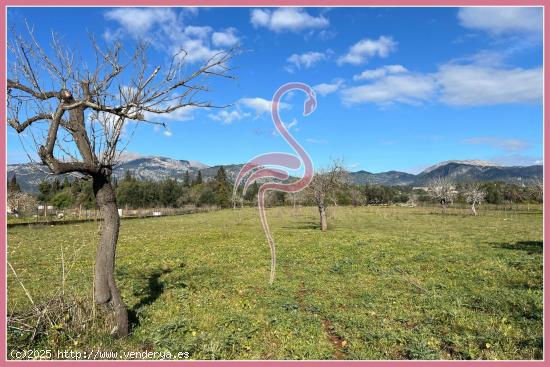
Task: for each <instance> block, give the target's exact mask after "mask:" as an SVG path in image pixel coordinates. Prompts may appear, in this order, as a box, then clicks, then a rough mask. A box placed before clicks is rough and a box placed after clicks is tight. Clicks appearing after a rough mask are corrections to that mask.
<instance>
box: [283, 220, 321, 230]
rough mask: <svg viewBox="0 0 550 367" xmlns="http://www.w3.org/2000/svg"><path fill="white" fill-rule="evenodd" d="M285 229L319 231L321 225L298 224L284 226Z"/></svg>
mask: <svg viewBox="0 0 550 367" xmlns="http://www.w3.org/2000/svg"><path fill="white" fill-rule="evenodd" d="M283 228H285V229H319V223H317V222H308V221H304V222H296V223H295V225H291V226H283Z"/></svg>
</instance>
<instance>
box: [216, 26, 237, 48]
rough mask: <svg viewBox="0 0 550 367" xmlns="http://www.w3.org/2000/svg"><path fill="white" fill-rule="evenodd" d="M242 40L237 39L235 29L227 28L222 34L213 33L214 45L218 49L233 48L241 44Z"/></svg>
mask: <svg viewBox="0 0 550 367" xmlns="http://www.w3.org/2000/svg"><path fill="white" fill-rule="evenodd" d="M239 42H240V39H239V37H237V30H236V29H235V28H227V29H226V30H224V31H221V32H214V33H212V44H213V45H214V46H216V47H232V46H235V45H237V44H239Z"/></svg>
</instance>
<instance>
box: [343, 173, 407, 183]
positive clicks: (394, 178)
mask: <svg viewBox="0 0 550 367" xmlns="http://www.w3.org/2000/svg"><path fill="white" fill-rule="evenodd" d="M350 175H351V179H352V181H353V182H354V183H355V184H356V185H365V184H367V183H368V184H371V185H385V186H406V185H412V184H414V182H415V181H416V176H415V175H413V174H411V173H405V172H398V171H388V172H380V173H370V172H367V171H357V172H351V173H350Z"/></svg>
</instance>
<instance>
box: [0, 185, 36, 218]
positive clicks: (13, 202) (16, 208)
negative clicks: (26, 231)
mask: <svg viewBox="0 0 550 367" xmlns="http://www.w3.org/2000/svg"><path fill="white" fill-rule="evenodd" d="M6 203H7V206H8V210H9V212H10V213H12V214H15V215H19V214H21V213H25V212H30V211H32V210H34V209H36V199H35V198H34V197H33V196H32V195H30V194H27V193H26V192H22V191H17V190H9V191H8V198H7V202H6Z"/></svg>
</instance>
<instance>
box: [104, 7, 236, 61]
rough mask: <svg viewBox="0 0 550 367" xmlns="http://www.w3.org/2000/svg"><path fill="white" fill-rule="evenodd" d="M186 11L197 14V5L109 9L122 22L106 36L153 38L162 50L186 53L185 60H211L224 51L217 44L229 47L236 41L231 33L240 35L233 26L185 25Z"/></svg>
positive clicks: (106, 37)
mask: <svg viewBox="0 0 550 367" xmlns="http://www.w3.org/2000/svg"><path fill="white" fill-rule="evenodd" d="M178 14H179V15H178ZM182 14H183V15H185V14H187V15H193V14H196V9H194V10H192V9H191V8H183V10H182V11H181V12H180V13H176V11H175V10H174V9H173V8H117V9H113V10H109V11H107V12H106V13H105V18H106V19H108V20H111V21H114V22H116V23H118V25H119V28H118V29H116V30H110V29H108V30H106V31H105V32H104V37H105V39H106V40H108V41H113V40H115V39H119V38H121V37H123V36H129V37H131V38H134V39H144V40H147V41H150V42H151V44H152V45H153V46H154V47H157V48H158V49H159V50H165V51H167V52H169V53H170V56H173V55H175V54H178V55H180V56H181V57H183V56H184V55H185V62H189V63H195V62H204V61H207V60H209V59H210V58H212V57H213V56H214V55H216V54H218V53H219V52H221V51H222V50H221V49H218V48H217V47H225V46H226V45H228V43H230V42H232V39H230V36H231V35H233V36H234V37H236V36H235V34H234V33H235V31H233V30H232V29H229V30H227V29H226V30H225V31H222V32H213V29H212V27H209V26H195V25H188V26H183V24H182V22H181V15H182ZM214 34H215V36H214ZM211 36H212V37H211ZM182 51H185V53H182Z"/></svg>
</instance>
